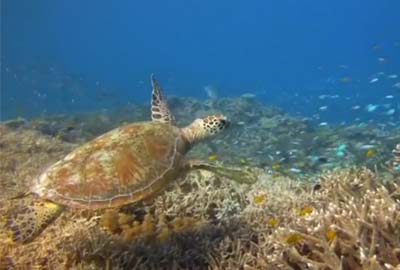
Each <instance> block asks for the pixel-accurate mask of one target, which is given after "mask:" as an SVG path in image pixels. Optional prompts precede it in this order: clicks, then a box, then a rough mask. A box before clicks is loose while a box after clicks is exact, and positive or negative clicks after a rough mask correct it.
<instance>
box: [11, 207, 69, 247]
mask: <svg viewBox="0 0 400 270" xmlns="http://www.w3.org/2000/svg"><path fill="white" fill-rule="evenodd" d="M62 210H63V207H62V206H60V205H58V204H55V203H53V202H50V201H46V200H38V199H36V200H34V201H32V202H31V203H30V204H28V205H18V206H16V207H15V208H14V209H12V210H11V211H10V213H9V215H8V217H7V223H6V230H8V231H9V232H10V235H11V237H12V239H13V240H14V241H15V242H18V243H27V242H30V241H32V240H33V239H34V238H35V237H36V236H38V235H39V234H40V233H41V232H42V231H43V230H44V229H45V228H46V227H47V226H48V225H49V224H50V223H51V222H53V221H54V220H55V219H56V218H57V217H58V216H59V215H60V214H61V212H62Z"/></svg>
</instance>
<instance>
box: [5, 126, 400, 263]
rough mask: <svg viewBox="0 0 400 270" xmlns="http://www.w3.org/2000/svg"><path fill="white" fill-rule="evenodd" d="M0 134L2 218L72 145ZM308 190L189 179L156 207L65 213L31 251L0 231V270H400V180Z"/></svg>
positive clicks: (279, 183) (336, 182)
mask: <svg viewBox="0 0 400 270" xmlns="http://www.w3.org/2000/svg"><path fill="white" fill-rule="evenodd" d="M0 132H1V133H0V147H1V150H2V151H0V153H1V160H2V162H1V168H0V169H1V171H0V172H1V185H2V186H1V187H2V188H1V192H2V194H1V195H2V196H1V200H0V216H1V217H3V216H4V213H6V212H7V210H8V209H10V208H12V207H14V205H15V204H16V203H18V201H17V200H8V199H7V198H8V197H9V196H10V195H15V194H19V192H22V191H24V189H25V188H26V185H27V184H28V182H27V181H29V179H30V178H31V177H33V176H34V175H37V173H39V172H40V171H41V167H42V166H43V164H46V163H49V162H53V161H56V160H57V159H58V158H60V157H61V156H63V155H64V154H66V153H67V152H69V150H70V149H71V148H72V147H74V145H73V144H69V143H66V142H63V141H62V140H60V139H55V138H52V137H49V136H46V135H43V134H41V133H39V132H37V131H32V130H27V129H25V128H23V127H19V128H17V129H15V128H9V127H5V126H2V125H0ZM397 151H398V150H397V148H396V150H395V151H394V154H395V159H394V161H393V162H397V161H398V159H397V157H398V156H397ZM218 162H219V161H218ZM275 168H276V169H279V168H278V167H275ZM386 177H391V178H388V179H386ZM395 177H396V176H395ZM306 180H307V181H298V180H293V179H290V178H288V177H286V176H284V175H282V174H268V173H267V172H264V173H260V175H259V177H258V180H257V182H256V183H255V184H253V185H240V184H238V183H236V182H233V181H229V179H224V178H220V177H217V176H215V175H214V174H212V173H209V172H207V171H202V170H197V171H193V172H191V173H190V174H188V175H187V176H186V177H185V178H184V179H181V180H180V181H178V182H176V183H174V184H173V185H171V186H169V187H168V189H167V190H166V191H165V192H164V193H163V194H162V195H160V196H159V197H157V198H154V199H153V200H152V201H145V202H143V203H141V204H138V205H133V206H127V207H124V208H123V209H120V210H119V211H117V210H109V211H105V212H87V211H68V212H66V213H64V214H63V215H62V216H61V217H60V218H59V219H58V220H57V221H56V222H55V223H54V224H52V225H51V226H50V227H49V228H47V229H46V230H45V232H44V233H43V234H42V235H41V236H39V237H38V238H37V239H36V240H35V241H33V242H32V243H29V244H25V245H17V244H14V243H12V242H10V240H9V239H8V237H7V234H6V233H7V232H4V231H1V232H0V269H99V268H100V269H321V270H322V269H323V270H334V269H343V270H347V269H349V270H350V269H351V270H358V269H399V268H400V196H399V194H400V187H399V183H398V179H396V178H393V176H387V175H385V174H380V173H377V172H372V171H371V170H369V169H367V168H364V167H359V168H355V167H354V168H348V169H340V170H339V169H338V170H333V171H329V172H325V173H324V174H322V175H319V176H314V177H309V178H308V179H306Z"/></svg>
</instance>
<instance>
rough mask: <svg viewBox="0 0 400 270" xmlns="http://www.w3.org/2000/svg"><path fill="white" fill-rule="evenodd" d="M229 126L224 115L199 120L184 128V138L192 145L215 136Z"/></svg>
mask: <svg viewBox="0 0 400 270" xmlns="http://www.w3.org/2000/svg"><path fill="white" fill-rule="evenodd" d="M228 126H229V121H228V120H227V118H226V117H225V116H223V115H222V114H214V115H209V116H206V117H204V118H198V119H196V120H194V121H193V123H191V124H190V125H189V126H187V127H184V128H182V134H183V137H184V138H185V139H186V140H187V141H188V142H189V143H190V144H193V143H196V142H198V141H200V140H203V139H206V138H209V137H212V136H214V135H215V134H218V133H220V132H221V131H222V130H224V129H225V128H227V127H228Z"/></svg>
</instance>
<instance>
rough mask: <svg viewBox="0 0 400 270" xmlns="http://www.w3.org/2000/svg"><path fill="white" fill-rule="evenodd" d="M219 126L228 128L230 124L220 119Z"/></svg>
mask: <svg viewBox="0 0 400 270" xmlns="http://www.w3.org/2000/svg"><path fill="white" fill-rule="evenodd" d="M221 124H222V125H223V126H224V127H225V128H228V127H229V126H230V125H231V122H230V121H228V120H226V119H222V120H221Z"/></svg>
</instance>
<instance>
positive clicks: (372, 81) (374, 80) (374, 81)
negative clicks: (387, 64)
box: [369, 78, 379, 83]
mask: <svg viewBox="0 0 400 270" xmlns="http://www.w3.org/2000/svg"><path fill="white" fill-rule="evenodd" d="M377 81H379V79H378V78H373V79H371V80H370V81H369V83H376V82H377Z"/></svg>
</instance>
